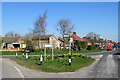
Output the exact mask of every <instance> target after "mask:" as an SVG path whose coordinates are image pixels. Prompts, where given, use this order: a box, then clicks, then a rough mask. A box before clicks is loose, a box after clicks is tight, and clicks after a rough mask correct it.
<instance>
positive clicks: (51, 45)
mask: <svg viewBox="0 0 120 80" xmlns="http://www.w3.org/2000/svg"><path fill="white" fill-rule="evenodd" d="M43 47H44V48H45V47H53V44H43Z"/></svg>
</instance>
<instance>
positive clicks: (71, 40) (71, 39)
mask: <svg viewBox="0 0 120 80" xmlns="http://www.w3.org/2000/svg"><path fill="white" fill-rule="evenodd" d="M64 37H69V38H70V40H69V66H71V43H72V42H73V38H71V37H70V35H64Z"/></svg>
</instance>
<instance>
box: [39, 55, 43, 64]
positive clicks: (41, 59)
mask: <svg viewBox="0 0 120 80" xmlns="http://www.w3.org/2000/svg"><path fill="white" fill-rule="evenodd" d="M42 61H43V57H42V54H41V55H40V65H42Z"/></svg>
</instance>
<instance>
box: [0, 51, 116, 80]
mask: <svg viewBox="0 0 120 80" xmlns="http://www.w3.org/2000/svg"><path fill="white" fill-rule="evenodd" d="M116 52H117V51H105V52H99V53H86V55H88V56H91V57H93V58H96V61H95V62H94V63H93V64H92V65H90V66H88V67H85V68H82V69H80V70H78V71H76V72H63V73H46V72H39V71H34V70H31V69H28V68H25V67H23V66H20V65H18V64H16V62H13V61H11V60H9V57H11V56H7V57H6V56H3V58H2V77H3V78H118V55H114V53H116ZM12 57H13V56H12ZM0 60H1V58H0ZM0 62H1V61H0ZM0 67H1V66H0Z"/></svg>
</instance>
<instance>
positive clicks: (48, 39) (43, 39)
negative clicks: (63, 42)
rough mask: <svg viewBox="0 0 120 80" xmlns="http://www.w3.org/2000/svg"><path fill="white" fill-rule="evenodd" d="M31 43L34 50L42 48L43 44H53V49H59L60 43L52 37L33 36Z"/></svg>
mask: <svg viewBox="0 0 120 80" xmlns="http://www.w3.org/2000/svg"><path fill="white" fill-rule="evenodd" d="M39 38H40V40H39ZM32 43H33V44H34V46H35V48H36V49H38V48H39V47H40V48H44V46H43V45H44V44H53V46H54V48H60V41H59V40H58V39H57V38H56V37H55V36H54V35H41V36H39V35H36V36H33V37H32ZM39 45H40V46H39Z"/></svg>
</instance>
